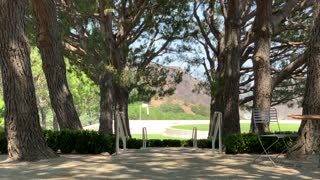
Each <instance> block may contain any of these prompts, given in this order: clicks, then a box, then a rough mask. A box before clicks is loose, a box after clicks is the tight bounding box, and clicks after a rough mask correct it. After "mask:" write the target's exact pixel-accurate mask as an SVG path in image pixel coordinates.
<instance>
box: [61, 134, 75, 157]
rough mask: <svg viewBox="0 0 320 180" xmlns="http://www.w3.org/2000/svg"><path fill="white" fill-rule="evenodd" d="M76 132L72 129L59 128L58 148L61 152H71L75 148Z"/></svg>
mask: <svg viewBox="0 0 320 180" xmlns="http://www.w3.org/2000/svg"><path fill="white" fill-rule="evenodd" d="M76 133H77V131H74V130H61V131H60V134H59V139H58V142H59V148H60V151H61V153H66V154H68V153H72V152H73V151H74V150H75V145H76V143H75V141H76V137H77V136H76Z"/></svg>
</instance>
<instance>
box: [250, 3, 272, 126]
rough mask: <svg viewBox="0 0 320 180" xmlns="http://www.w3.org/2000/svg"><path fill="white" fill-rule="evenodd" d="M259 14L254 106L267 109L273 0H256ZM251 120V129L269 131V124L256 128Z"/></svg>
mask: <svg viewBox="0 0 320 180" xmlns="http://www.w3.org/2000/svg"><path fill="white" fill-rule="evenodd" d="M256 2H257V15H256V19H255V22H254V31H255V52H254V57H253V68H254V100H253V101H254V108H258V109H265V108H270V105H271V95H272V93H271V91H272V90H271V89H272V87H271V83H272V79H271V67H270V58H269V57H270V47H271V35H272V27H271V15H272V1H264V0H256ZM253 123H254V122H253V120H251V128H252V129H251V131H252V132H253V131H269V126H268V125H267V124H266V125H262V126H261V127H258V129H255V126H254V125H253Z"/></svg>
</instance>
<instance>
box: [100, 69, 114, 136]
mask: <svg viewBox="0 0 320 180" xmlns="http://www.w3.org/2000/svg"><path fill="white" fill-rule="evenodd" d="M112 83H113V75H112V74H108V75H105V77H104V78H102V79H101V81H100V85H99V87H100V118H99V122H100V126H99V131H100V132H102V133H105V134H112V133H113V130H112V121H113V115H114V105H113V102H114V100H113V98H114V95H113V88H112V87H113V86H112Z"/></svg>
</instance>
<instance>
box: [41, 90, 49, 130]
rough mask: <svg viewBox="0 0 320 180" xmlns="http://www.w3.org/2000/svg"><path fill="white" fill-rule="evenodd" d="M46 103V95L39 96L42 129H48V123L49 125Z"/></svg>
mask: <svg viewBox="0 0 320 180" xmlns="http://www.w3.org/2000/svg"><path fill="white" fill-rule="evenodd" d="M45 104H46V99H45V97H43V96H40V97H39V110H40V114H41V126H42V129H46V125H47V114H46V110H45Z"/></svg>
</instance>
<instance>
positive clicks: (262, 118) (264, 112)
mask: <svg viewBox="0 0 320 180" xmlns="http://www.w3.org/2000/svg"><path fill="white" fill-rule="evenodd" d="M252 115H253V122H254V125H255V126H256V127H257V124H269V123H270V122H275V123H277V127H278V130H277V131H280V125H279V122H278V114H277V109H276V108H267V109H253V113H252Z"/></svg>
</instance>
